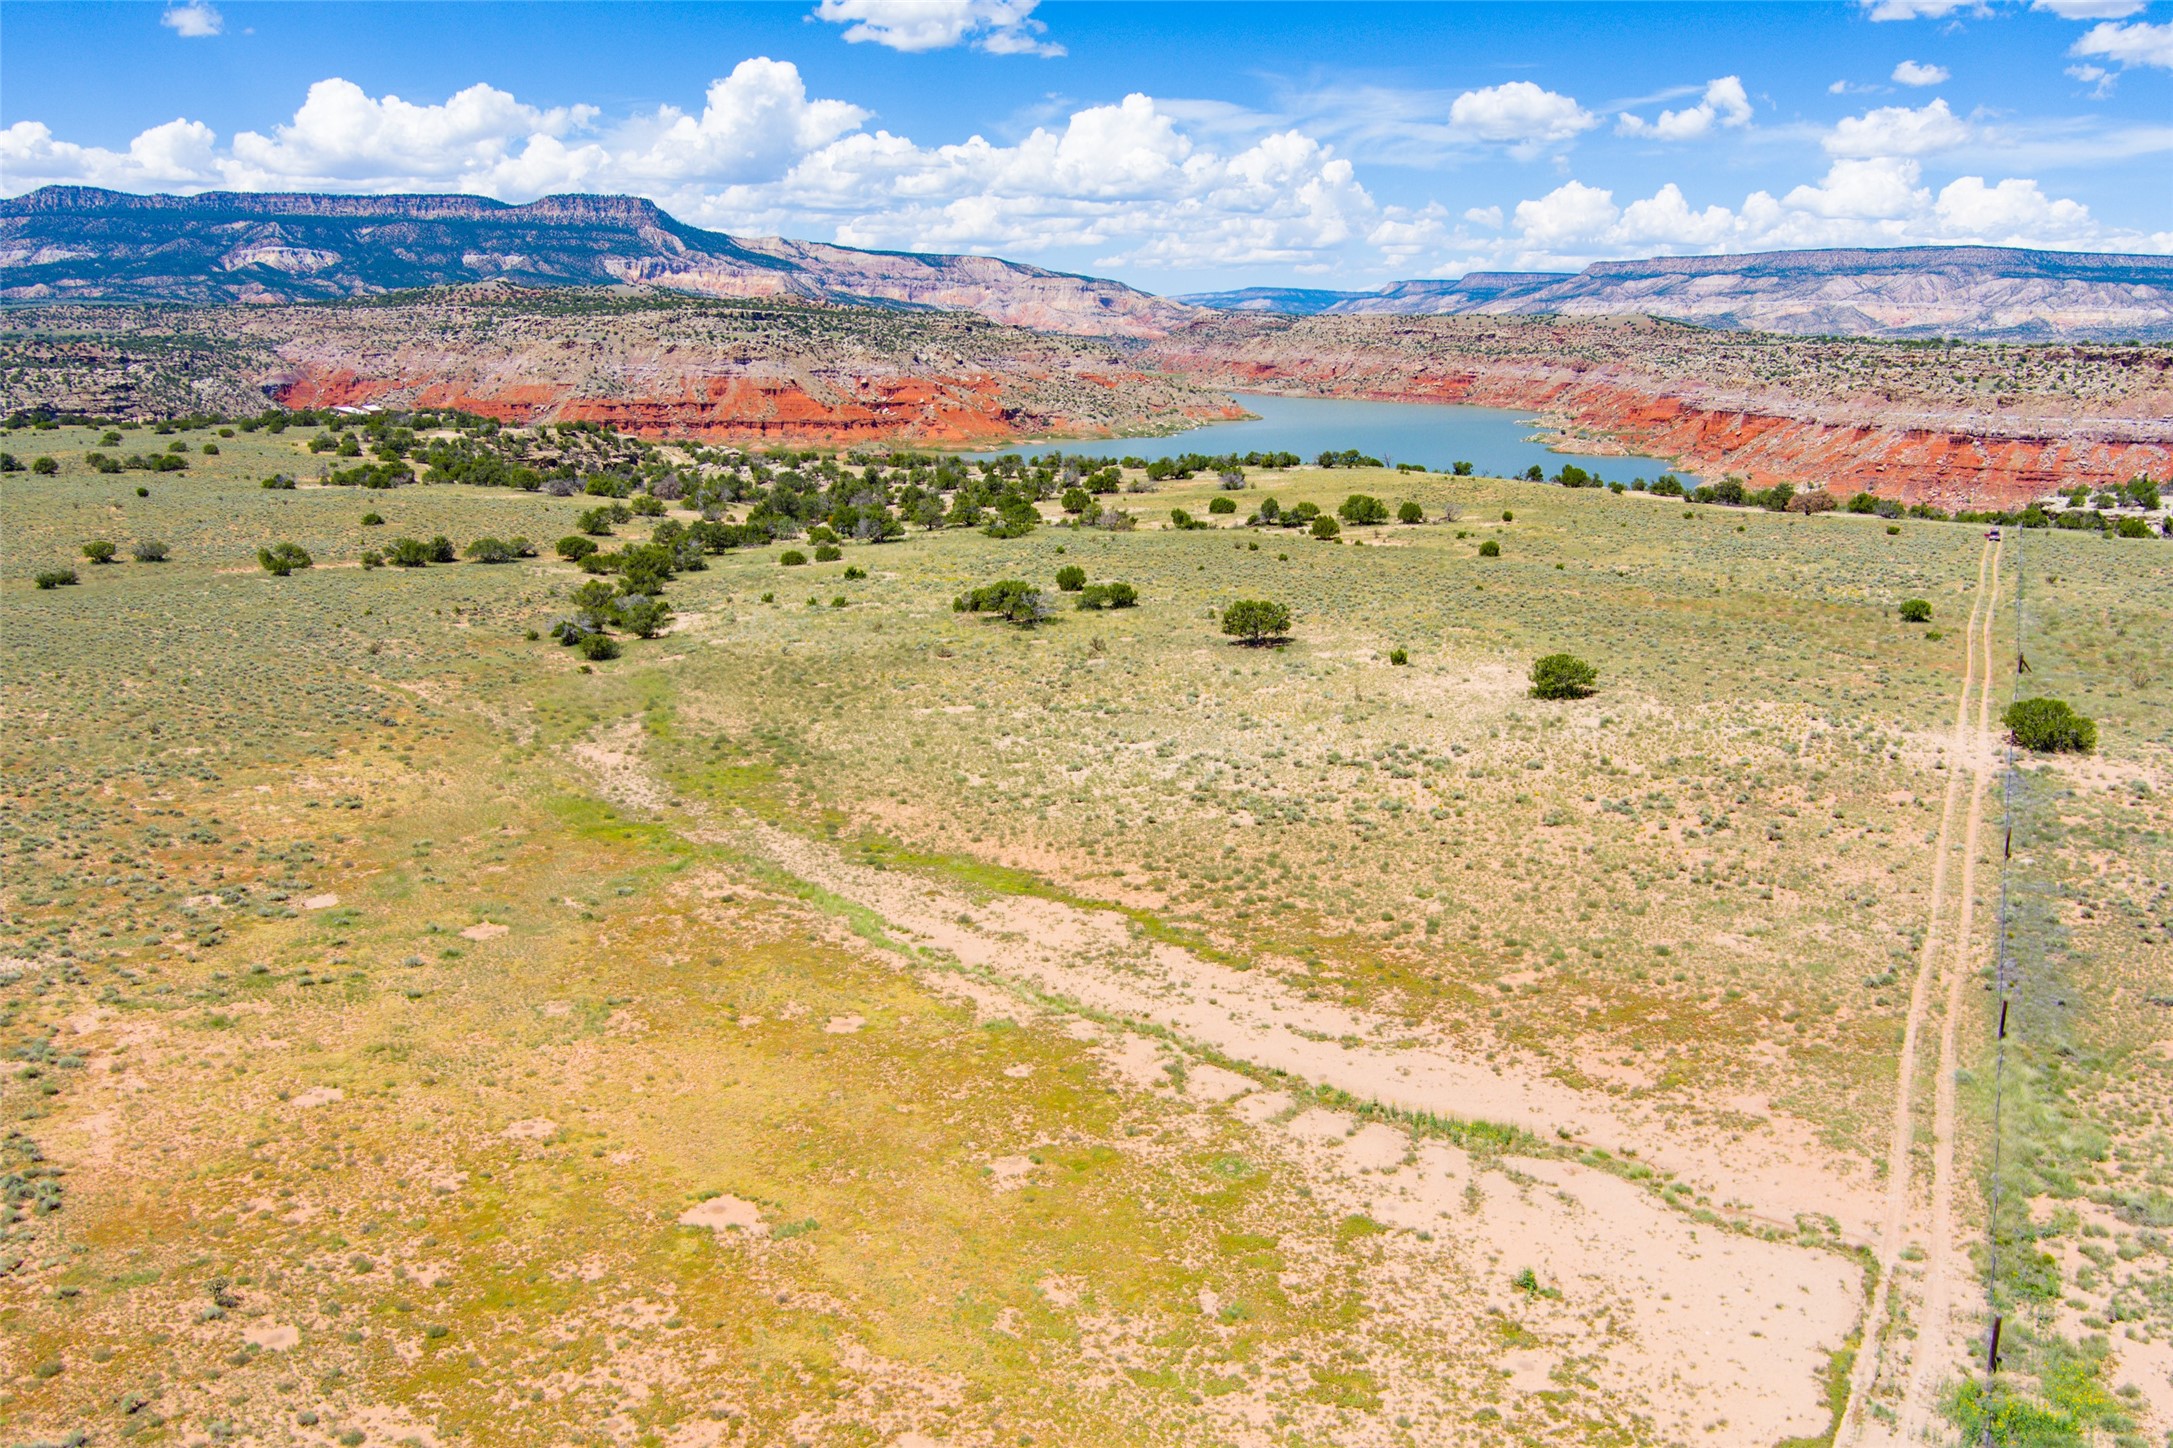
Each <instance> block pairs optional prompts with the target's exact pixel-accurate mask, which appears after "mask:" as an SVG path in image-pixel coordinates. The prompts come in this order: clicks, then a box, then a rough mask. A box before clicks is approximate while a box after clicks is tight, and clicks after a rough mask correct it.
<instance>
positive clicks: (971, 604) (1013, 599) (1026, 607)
mask: <svg viewBox="0 0 2173 1448" xmlns="http://www.w3.org/2000/svg"><path fill="white" fill-rule="evenodd" d="M951 611H952V612H953V613H987V614H994V615H996V616H997V617H998V618H1001V619H1003V620H1004V621H1005V622H1007V623H1014V624H1017V625H1018V626H1019V627H1021V628H1030V627H1032V626H1033V625H1034V624H1037V623H1039V622H1041V620H1042V619H1044V618H1046V617H1047V616H1048V606H1047V604H1046V603H1045V602H1044V600H1043V599H1042V596H1041V590H1040V589H1038V588H1036V587H1034V586H1033V585H1032V584H1031V583H1028V582H1027V581H1026V580H1025V579H1023V578H1006V579H1002V580H1000V581H998V582H996V583H984V584H982V585H981V586H980V587H979V588H976V589H974V590H972V591H971V592H969V593H962V594H960V595H959V596H958V597H957V598H955V599H953V600H951Z"/></svg>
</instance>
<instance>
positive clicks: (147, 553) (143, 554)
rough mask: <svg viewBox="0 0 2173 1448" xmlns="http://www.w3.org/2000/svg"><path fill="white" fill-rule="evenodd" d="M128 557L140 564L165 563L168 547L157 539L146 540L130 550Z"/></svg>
mask: <svg viewBox="0 0 2173 1448" xmlns="http://www.w3.org/2000/svg"><path fill="white" fill-rule="evenodd" d="M128 556H129V557H131V558H133V559H135V560H136V561H137V562H138V563H164V562H165V561H166V557H167V552H166V545H165V544H164V543H161V542H159V541H158V539H156V538H145V539H142V540H141V541H139V542H138V543H137V544H136V545H135V546H134V547H133V548H131V549H129V550H128Z"/></svg>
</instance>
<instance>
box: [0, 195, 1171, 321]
mask: <svg viewBox="0 0 2173 1448" xmlns="http://www.w3.org/2000/svg"><path fill="white" fill-rule="evenodd" d="M479 281H509V282H514V283H517V284H520V285H523V286H600V285H601V286H608V285H613V284H634V285H649V286H657V287H664V288H669V289H672V290H676V291H688V292H699V293H702V294H704V295H708V296H717V297H801V298H805V299H808V300H811V301H830V302H843V303H849V304H850V303H861V304H866V303H875V304H879V305H883V304H887V305H893V306H909V307H932V308H942V309H945V310H952V311H968V312H978V313H980V314H981V315H982V316H984V317H987V318H988V319H990V320H991V321H996V322H1004V323H1008V324H1011V325H1014V326H1022V327H1034V328H1038V329H1040V330H1043V331H1051V332H1072V333H1078V334H1081V335H1086V336H1118V337H1152V336H1159V335H1161V334H1162V333H1163V332H1165V331H1167V330H1168V329H1169V328H1171V327H1173V326H1176V325H1179V324H1181V323H1183V322H1185V321H1187V320H1189V319H1190V318H1191V317H1192V316H1193V315H1194V313H1193V310H1192V309H1191V308H1189V307H1186V306H1183V305H1181V304H1179V303H1176V302H1171V301H1168V300H1165V299H1164V298H1161V297H1156V296H1152V295H1149V294H1148V293H1146V292H1141V291H1136V290H1134V289H1133V288H1131V287H1127V286H1124V285H1123V284H1122V283H1119V282H1112V281H1104V280H1101V279H1099V278H1096V277H1082V276H1071V275H1068V274H1066V273H1063V272H1053V271H1047V270H1044V269H1043V268H1041V267H1032V266H1023V265H1020V264H1019V263H1017V262H1008V261H1002V260H999V259H997V258H994V257H981V256H921V255H917V254H913V253H907V252H876V251H855V250H852V249H851V248H849V247H841V246H826V245H823V244H821V243H817V242H805V241H788V240H782V239H779V238H774V237H772V238H761V239H746V238H738V237H731V236H726V235H725V234H723V233H722V232H715V231H704V230H702V229H701V228H699V227H693V226H687V225H684V224H682V223H680V222H678V221H675V220H674V219H672V218H671V217H670V216H668V215H666V214H665V213H664V212H663V211H662V210H660V209H659V208H658V207H657V206H656V205H655V203H653V202H650V201H645V200H642V199H640V198H638V197H632V196H546V197H544V198H543V199H542V200H540V201H535V202H531V203H529V204H528V205H525V206H509V205H506V204H505V203H503V202H498V201H491V200H488V199H486V198H483V197H479V196H318V195H305V194H264V195H255V194H243V193H236V192H208V193H205V194H203V195H200V196H135V195H128V194H125V193H122V192H117V191H102V190H97V189H95V188H91V187H80V186H48V187H46V188H44V189H43V190H39V191H34V192H32V193H30V194H29V195H27V196H22V197H18V198H15V199H13V200H7V201H0V300H7V301H30V302H67V301H97V302H187V303H194V304H204V303H216V302H230V301H241V302H291V301H316V300H325V299H333V298H341V297H354V296H366V295H369V294H372V293H381V292H388V291H399V290H404V289H410V288H417V287H432V286H446V285H457V284H461V283H467V282H479Z"/></svg>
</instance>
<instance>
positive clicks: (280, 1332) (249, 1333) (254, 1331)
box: [241, 1322, 302, 1352]
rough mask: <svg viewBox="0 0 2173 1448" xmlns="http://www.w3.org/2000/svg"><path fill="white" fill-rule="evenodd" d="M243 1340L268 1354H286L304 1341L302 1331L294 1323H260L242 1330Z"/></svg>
mask: <svg viewBox="0 0 2173 1448" xmlns="http://www.w3.org/2000/svg"><path fill="white" fill-rule="evenodd" d="M241 1340H242V1341H243V1342H246V1343H248V1344H249V1345H250V1346H252V1347H260V1348H263V1349H265V1350H266V1351H267V1352H285V1351H286V1350H287V1349H288V1348H290V1347H294V1346H296V1345H297V1344H299V1343H300V1342H301V1341H302V1330H301V1329H300V1328H298V1327H296V1326H294V1324H292V1323H288V1322H274V1323H258V1324H257V1325H256V1326H254V1327H245V1328H243V1329H242V1330H241Z"/></svg>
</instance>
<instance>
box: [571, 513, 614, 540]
mask: <svg viewBox="0 0 2173 1448" xmlns="http://www.w3.org/2000/svg"><path fill="white" fill-rule="evenodd" d="M574 526H575V527H576V528H579V529H580V530H581V531H582V532H584V533H588V534H591V535H593V536H595V537H598V538H608V537H610V536H611V510H610V509H609V508H591V509H589V510H588V511H587V512H585V513H583V514H582V515H581V516H580V517H578V518H576V519H574Z"/></svg>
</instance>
